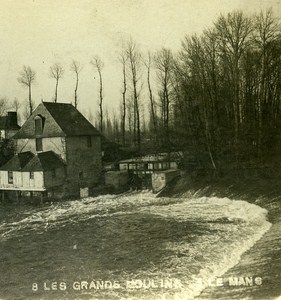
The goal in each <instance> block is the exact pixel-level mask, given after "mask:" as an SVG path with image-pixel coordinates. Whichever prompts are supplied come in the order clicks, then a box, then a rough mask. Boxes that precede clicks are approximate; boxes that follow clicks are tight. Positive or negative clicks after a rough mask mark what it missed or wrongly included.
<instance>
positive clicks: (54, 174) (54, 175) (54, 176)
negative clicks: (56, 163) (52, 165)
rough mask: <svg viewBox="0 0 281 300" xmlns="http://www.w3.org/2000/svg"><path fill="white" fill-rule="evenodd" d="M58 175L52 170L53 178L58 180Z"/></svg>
mask: <svg viewBox="0 0 281 300" xmlns="http://www.w3.org/2000/svg"><path fill="white" fill-rule="evenodd" d="M56 176H57V174H56V169H52V178H56Z"/></svg>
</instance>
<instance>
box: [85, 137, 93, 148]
mask: <svg viewBox="0 0 281 300" xmlns="http://www.w3.org/2000/svg"><path fill="white" fill-rule="evenodd" d="M86 139H87V147H88V148H91V147H92V137H91V136H90V135H88V136H86Z"/></svg>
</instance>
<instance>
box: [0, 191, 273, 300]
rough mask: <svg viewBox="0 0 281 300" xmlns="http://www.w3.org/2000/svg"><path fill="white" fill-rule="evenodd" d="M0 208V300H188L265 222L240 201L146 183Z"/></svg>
mask: <svg viewBox="0 0 281 300" xmlns="http://www.w3.org/2000/svg"><path fill="white" fill-rule="evenodd" d="M0 208H1V213H0V256H1V260H0V266H1V267H0V269H1V273H2V275H1V276H0V298H1V299H193V298H194V297H195V296H196V295H199V294H200V292H201V291H202V290H203V289H204V287H205V286H206V282H207V280H208V279H209V278H211V277H217V276H222V275H223V274H224V273H225V272H226V271H227V270H228V269H230V268H231V267H232V266H234V265H235V264H236V263H237V262H238V261H239V258H240V257H241V255H242V254H243V253H244V252H245V251H246V250H248V249H249V248H250V247H251V246H252V245H253V244H254V243H255V242H256V241H257V240H259V239H260V237H261V236H262V235H263V234H264V233H265V232H266V231H267V230H268V229H269V228H270V226H271V224H270V223H269V222H268V221H267V220H266V213H267V212H266V210H265V209H262V208H260V207H259V206H256V205H253V204H249V203H247V202H244V201H238V200H237V201H231V200H229V199H227V198H216V197H211V198H207V197H203V198H196V197H187V198H178V199H176V198H173V199H170V198H156V197H155V196H154V195H153V194H151V193H150V192H142V193H140V192H132V193H127V194H123V195H118V196H115V195H105V196H100V197H96V198H87V199H83V200H77V201H64V202H61V203H55V204H44V205H43V206H38V207H32V206H27V205H5V206H4V205H2V206H0Z"/></svg>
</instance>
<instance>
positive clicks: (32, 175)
mask: <svg viewBox="0 0 281 300" xmlns="http://www.w3.org/2000/svg"><path fill="white" fill-rule="evenodd" d="M29 178H30V179H32V180H33V179H34V172H29Z"/></svg>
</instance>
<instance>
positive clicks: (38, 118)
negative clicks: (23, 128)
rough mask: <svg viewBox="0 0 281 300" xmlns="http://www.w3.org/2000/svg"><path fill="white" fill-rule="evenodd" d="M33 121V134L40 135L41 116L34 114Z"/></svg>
mask: <svg viewBox="0 0 281 300" xmlns="http://www.w3.org/2000/svg"><path fill="white" fill-rule="evenodd" d="M34 122H35V134H37V135H40V134H42V132H43V119H42V116H39V115H38V116H36V117H35V118H34Z"/></svg>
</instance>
